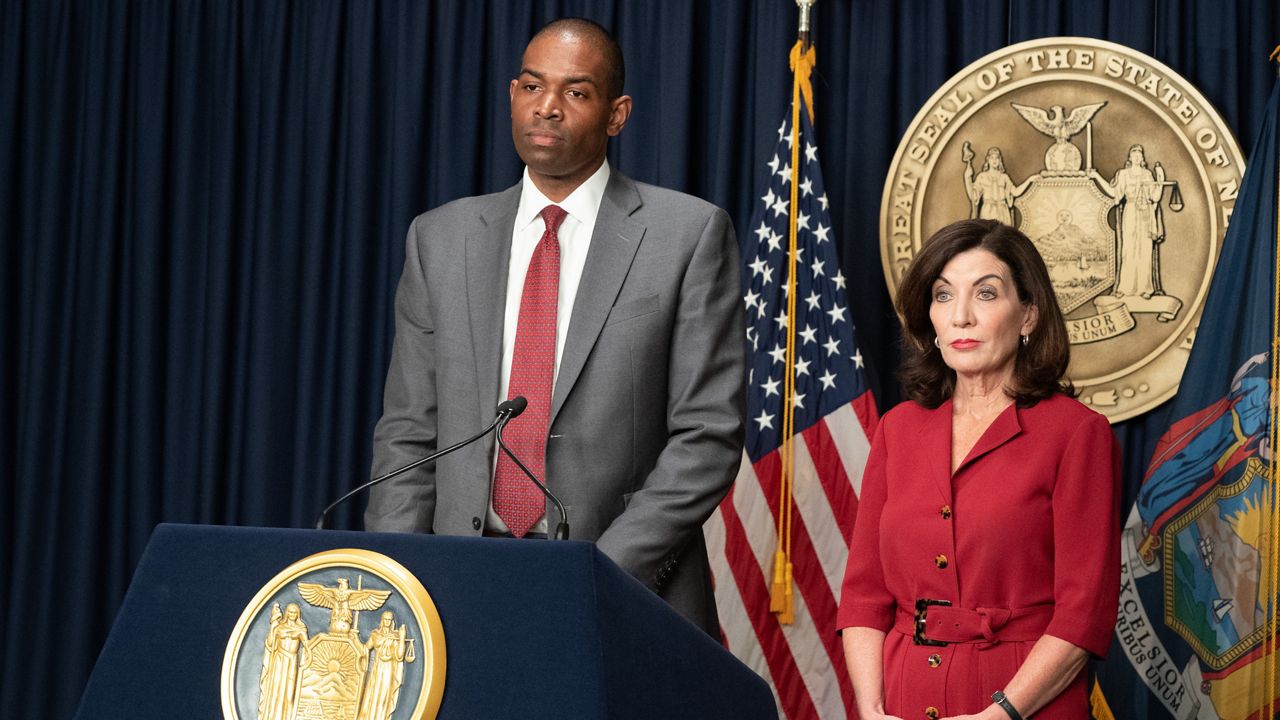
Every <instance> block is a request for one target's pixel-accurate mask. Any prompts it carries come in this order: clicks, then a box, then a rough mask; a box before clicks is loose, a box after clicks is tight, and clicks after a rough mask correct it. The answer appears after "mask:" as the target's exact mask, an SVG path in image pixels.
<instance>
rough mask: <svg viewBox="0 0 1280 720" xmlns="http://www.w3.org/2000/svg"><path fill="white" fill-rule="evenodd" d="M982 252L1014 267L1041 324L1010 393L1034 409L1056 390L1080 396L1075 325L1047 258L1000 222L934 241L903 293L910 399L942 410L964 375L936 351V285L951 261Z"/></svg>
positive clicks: (1021, 355) (949, 229)
mask: <svg viewBox="0 0 1280 720" xmlns="http://www.w3.org/2000/svg"><path fill="white" fill-rule="evenodd" d="M975 248H981V249H983V250H986V251H987V252H989V253H991V254H992V255H995V256H996V257H997V258H1000V260H1001V261H1002V262H1003V263H1004V264H1005V265H1008V266H1009V271H1010V272H1011V273H1012V274H1013V284H1014V286H1015V287H1016V288H1017V292H1018V300H1020V301H1021V302H1022V303H1023V304H1024V305H1027V304H1029V305H1034V306H1035V307H1036V309H1037V310H1038V311H1039V320H1038V321H1037V322H1036V327H1035V329H1034V330H1032V331H1031V335H1030V336H1029V337H1028V339H1027V343H1026V344H1025V345H1021V344H1020V345H1018V354H1017V357H1016V358H1015V359H1014V365H1013V379H1012V380H1011V381H1010V384H1009V386H1008V387H1006V388H1005V391H1006V392H1008V393H1009V394H1010V395H1011V396H1013V398H1014V400H1015V401H1017V403H1018V406H1019V407H1030V406H1032V405H1035V404H1036V403H1037V402H1039V401H1040V400H1043V399H1044V398H1047V397H1049V396H1050V395H1053V394H1055V393H1060V392H1061V393H1066V394H1068V395H1072V394H1074V393H1075V390H1074V389H1073V388H1072V386H1071V382H1070V381H1068V380H1064V376H1065V375H1066V373H1067V363H1068V361H1069V360H1070V359H1071V355H1070V352H1071V351H1070V344H1069V343H1068V342H1067V328H1066V325H1065V323H1064V322H1063V319H1062V310H1061V309H1060V308H1059V307H1058V298H1057V296H1056V295H1055V294H1054V292H1053V284H1052V282H1050V280H1049V270H1048V268H1046V267H1045V264H1044V260H1043V259H1042V258H1041V257H1040V253H1038V252H1036V247H1035V245H1032V244H1031V241H1030V240H1028V239H1027V236H1026V235H1023V234H1022V233H1020V232H1018V231H1017V230H1015V229H1014V228H1011V227H1009V226H1008V225H1004V224H1002V223H998V222H996V221H995V220H961V221H960V222H955V223H952V224H950V225H948V226H946V227H944V228H942V229H941V230H939V231H938V232H936V233H934V234H933V237H931V238H929V239H928V240H927V241H926V242H925V244H924V247H922V248H920V252H919V253H918V254H917V255H916V257H915V259H914V260H912V262H911V265H910V266H909V267H908V268H907V272H906V274H905V275H904V276H903V278H902V285H901V286H900V287H899V288H898V297H897V299H896V300H895V301H894V306H895V307H896V308H897V311H898V318H899V319H900V320H901V321H902V335H903V338H902V339H903V342H902V367H901V369H900V370H899V371H898V378H899V380H901V381H902V386H903V389H904V390H905V391H906V393H907V397H909V398H911V399H912V400H915V401H916V402H918V403H920V404H921V405H923V406H925V407H927V408H936V407H938V406H939V405H941V404H942V403H943V402H944V401H946V400H948V399H949V398H950V397H951V394H952V392H954V391H955V386H956V373H955V371H954V370H952V369H951V368H949V367H947V365H946V364H945V363H944V362H943V361H942V353H941V352H940V351H939V350H938V348H936V347H934V344H933V341H934V339H935V338H936V334H935V333H934V331H933V323H932V322H931V321H930V320H929V306H930V305H931V304H932V302H933V283H934V281H935V280H937V279H938V276H939V275H941V274H942V268H943V267H945V266H946V264H947V263H948V262H950V261H951V258H953V257H955V256H956V255H959V254H960V253H962V252H965V251H966V250H973V249H975Z"/></svg>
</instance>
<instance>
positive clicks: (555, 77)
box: [511, 33, 631, 200]
mask: <svg viewBox="0 0 1280 720" xmlns="http://www.w3.org/2000/svg"><path fill="white" fill-rule="evenodd" d="M606 71H607V67H606V64H605V59H604V54H603V53H602V52H600V51H599V50H597V49H596V48H595V47H594V46H593V45H592V44H591V43H590V42H588V41H586V40H584V39H582V38H579V37H577V36H576V35H573V34H569V33H547V34H545V35H542V36H540V37H538V38H535V39H534V40H533V42H531V43H529V47H527V48H526V49H525V51H524V62H523V65H522V67H521V69H520V76H519V77H517V78H516V79H515V80H512V81H511V138H512V140H513V141H514V142H515V146H516V152H517V153H519V154H520V159H521V160H523V161H524V163H525V164H526V165H528V166H529V174H530V176H531V177H532V178H533V180H534V183H535V184H536V185H538V187H539V189H541V190H542V191H543V192H544V193H547V194H548V195H551V194H552V193H550V192H548V188H557V189H563V190H565V192H564V195H567V194H568V192H571V191H572V190H573V188H576V187H577V186H578V185H579V184H581V183H582V181H584V180H586V179H587V178H588V177H590V176H591V174H592V173H594V172H595V171H596V169H598V168H599V167H600V163H601V162H603V161H604V156H605V149H606V146H607V143H608V140H609V138H610V137H611V136H613V135H617V134H618V133H619V132H621V131H622V127H623V125H625V124H626V122H627V116H628V115H629V114H630V113H631V98H629V97H627V96H625V95H624V96H622V97H618V98H614V99H613V100H612V101H611V100H609V99H608V92H607V90H606ZM544 185H547V186H548V187H544ZM552 199H555V200H560V199H563V197H560V198H555V197H553V198H552Z"/></svg>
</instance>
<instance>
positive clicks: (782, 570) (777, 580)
mask: <svg viewBox="0 0 1280 720" xmlns="http://www.w3.org/2000/svg"><path fill="white" fill-rule="evenodd" d="M788 569H790V564H789V563H788V562H787V556H786V554H784V553H783V552H782V550H781V549H779V550H778V552H776V553H774V554H773V584H772V585H770V586H769V612H772V613H780V612H783V611H784V610H786V608H787V605H786V603H787V593H789V592H790V590H789V589H788V588H787V581H786V578H787V570H788Z"/></svg>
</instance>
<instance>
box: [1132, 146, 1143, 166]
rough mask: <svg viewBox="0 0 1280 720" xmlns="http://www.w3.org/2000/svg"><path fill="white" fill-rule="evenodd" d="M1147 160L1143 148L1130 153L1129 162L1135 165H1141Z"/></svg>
mask: <svg viewBox="0 0 1280 720" xmlns="http://www.w3.org/2000/svg"><path fill="white" fill-rule="evenodd" d="M1144 160H1145V158H1144V157H1143V155H1142V148H1140V147H1136V148H1134V149H1132V150H1130V151H1129V162H1131V163H1133V164H1134V165H1141V164H1142V163H1143V161H1144Z"/></svg>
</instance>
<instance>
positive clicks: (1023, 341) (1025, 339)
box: [1022, 335, 1031, 345]
mask: <svg viewBox="0 0 1280 720" xmlns="http://www.w3.org/2000/svg"><path fill="white" fill-rule="evenodd" d="M1030 339H1031V337H1030V336H1029V335H1023V336H1022V344H1023V345H1026V344H1027V341H1029V340H1030Z"/></svg>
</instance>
